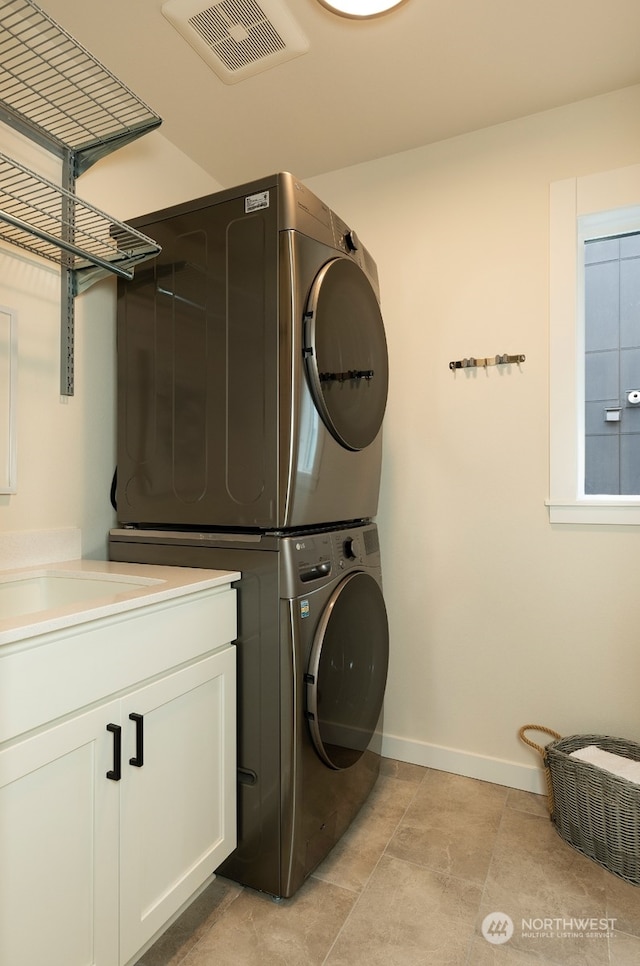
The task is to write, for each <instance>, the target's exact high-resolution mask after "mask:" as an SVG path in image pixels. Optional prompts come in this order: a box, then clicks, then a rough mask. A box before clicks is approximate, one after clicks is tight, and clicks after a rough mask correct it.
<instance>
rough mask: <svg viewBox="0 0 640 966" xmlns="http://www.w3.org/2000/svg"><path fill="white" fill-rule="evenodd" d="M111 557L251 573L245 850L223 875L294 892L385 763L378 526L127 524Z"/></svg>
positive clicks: (243, 658)
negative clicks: (242, 529)
mask: <svg viewBox="0 0 640 966" xmlns="http://www.w3.org/2000/svg"><path fill="white" fill-rule="evenodd" d="M110 555H111V558H112V559H113V560H127V561H138V562H147V563H156V564H177V565H182V566H189V567H205V568H215V569H225V570H238V571H240V572H241V573H242V579H241V580H240V581H239V583H238V584H237V587H238V591H239V593H238V598H239V636H238V641H237V653H238V783H239V784H238V847H237V849H236V851H235V852H234V853H233V854H232V855H231V856H230V858H229V859H228V860H227V861H226V862H225V863H224V864H223V865H222V867H221V868H220V869H219V872H220V873H221V874H222V875H225V876H228V877H229V878H232V879H234V880H236V881H238V882H241V883H243V884H245V885H248V886H251V887H252V888H254V889H260V890H262V891H265V892H268V893H271V894H272V895H274V896H291V895H292V894H293V893H294V892H295V891H296V889H298V888H299V886H300V885H301V884H302V882H303V881H304V879H305V878H306V877H307V876H308V875H309V874H310V873H311V872H312V871H313V869H314V868H315V867H316V866H317V865H318V863H319V862H320V861H321V860H322V859H323V858H324V857H325V856H326V855H327V853H328V852H329V850H330V849H331V848H332V846H333V845H334V844H335V843H336V842H337V841H338V839H339V838H340V836H341V835H342V833H343V832H344V831H345V829H346V828H347V827H348V826H349V824H350V822H351V821H352V820H353V818H354V817H355V815H356V814H357V812H358V810H359V809H360V807H361V806H362V804H363V803H364V801H365V800H366V798H367V796H368V794H369V792H370V790H371V788H372V787H373V784H374V783H375V780H376V778H377V775H378V771H379V765H380V743H381V726H382V706H383V697H384V690H385V683H386V677H387V665H388V656H389V633H388V624H387V616H386V609H385V605H384V599H383V595H382V576H381V564H380V549H379V544H378V531H377V528H376V526H375V524H368V525H364V526H355V527H348V528H335V529H329V530H326V529H320V530H317V529H314V530H304V531H299V532H296V533H295V534H287V535H286V536H285V535H282V534H274V533H271V534H267V533H261V534H247V533H236V534H231V533H223V534H219V533H218V534H216V533H208V532H190V531H186V532H184V531H181V532H171V531H157V530H136V529H126V528H123V529H117V530H113V531H112V532H111V534H110ZM212 871H213V870H212Z"/></svg>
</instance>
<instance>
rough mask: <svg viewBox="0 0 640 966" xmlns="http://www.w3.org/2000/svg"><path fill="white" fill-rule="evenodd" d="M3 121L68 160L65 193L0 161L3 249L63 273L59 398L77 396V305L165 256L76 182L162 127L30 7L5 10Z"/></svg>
mask: <svg viewBox="0 0 640 966" xmlns="http://www.w3.org/2000/svg"><path fill="white" fill-rule="evenodd" d="M0 121H3V122H4V123H6V124H8V125H10V126H11V127H12V128H14V129H15V130H17V131H19V132H20V133H21V134H23V135H25V136H26V137H28V138H30V139H31V140H32V141H34V142H36V143H37V144H40V145H41V146H43V147H45V148H46V149H47V150H48V151H50V152H51V153H53V154H55V155H57V156H58V157H59V158H61V159H62V178H61V181H62V185H61V186H58V185H55V184H53V183H52V182H51V181H47V180H46V179H45V178H42V177H40V175H38V174H36V173H35V172H33V171H30V170H29V169H28V168H25V167H23V166H22V165H20V164H18V163H17V162H16V161H13V160H12V159H11V158H8V157H7V156H6V155H3V154H0V239H2V240H4V241H7V242H9V243H10V244H12V245H17V246H18V247H19V248H23V249H25V250H26V251H29V252H32V253H35V254H37V255H40V256H41V257H43V258H46V259H48V260H49V261H53V262H57V263H58V264H59V265H60V268H61V280H62V291H61V332H60V346H61V373H60V391H61V393H62V394H63V395H67V396H70V395H73V357H74V298H75V295H76V294H77V293H78V292H81V291H83V290H84V289H85V288H87V287H88V286H89V285H91V284H93V282H94V281H97V280H98V279H99V278H102V277H103V276H104V275H105V274H107V273H112V274H115V275H118V276H120V277H124V278H127V279H130V278H132V276H133V268H134V266H135V265H136V264H137V263H138V262H140V261H144V260H145V259H148V258H152V257H153V256H154V255H156V254H157V253H158V252H159V251H160V247H159V246H158V245H156V243H155V242H154V241H152V239H150V238H147V236H146V235H142V234H141V233H140V232H138V231H136V230H135V229H133V228H130V227H129V226H128V225H125V224H123V223H122V222H119V221H116V220H115V219H114V218H111V217H110V216H109V215H107V214H105V213H104V212H102V211H100V210H99V209H98V208H94V207H93V205H90V204H88V203H87V202H86V201H82V200H81V199H80V198H78V197H77V195H76V191H75V187H76V179H77V177H78V176H79V175H80V174H82V172H84V171H86V169H87V168H88V167H89V166H90V165H92V164H93V163H94V162H95V161H97V160H99V159H100V158H102V157H104V156H105V155H107V154H109V153H110V152H112V151H115V150H116V149H117V148H119V147H122V146H123V145H124V144H128V143H129V142H130V141H133V140H135V139H136V138H138V137H140V136H141V135H143V134H146V133H147V132H148V131H151V130H153V129H154V128H156V127H158V126H159V125H160V124H161V120H160V118H159V117H158V115H157V114H155V113H154V112H153V111H152V110H151V109H150V108H149V107H147V105H146V104H145V103H144V101H142V100H140V98H139V97H137V96H136V95H135V94H133V93H132V91H130V90H129V88H128V87H126V86H125V85H124V84H123V83H122V82H121V81H119V80H118V79H117V78H116V77H114V75H113V74H112V73H111V72H110V71H109V70H108V69H107V68H106V67H104V66H103V65H102V64H101V63H100V62H99V61H97V60H96V59H95V57H93V55H92V54H90V53H89V52H88V51H87V50H85V48H84V47H83V46H82V45H81V44H79V43H78V41H77V40H75V38H74V37H72V36H71V35H70V34H69V33H67V31H66V30H64V28H63V27H61V26H60V25H59V24H57V23H56V22H55V21H54V20H52V19H51V17H49V16H48V15H47V14H46V13H45V12H44V11H43V10H41V9H40V7H39V6H38V5H37V4H36V3H34V2H33V0H0Z"/></svg>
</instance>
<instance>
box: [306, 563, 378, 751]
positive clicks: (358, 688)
mask: <svg viewBox="0 0 640 966" xmlns="http://www.w3.org/2000/svg"><path fill="white" fill-rule="evenodd" d="M388 664H389V626H388V622H387V612H386V608H385V604H384V598H383V596H382V591H381V589H380V586H379V584H378V582H377V581H376V580H375V579H374V578H373V577H372V576H371V575H370V574H368V573H364V572H362V571H356V572H354V573H352V574H350V575H349V576H348V577H345V579H344V580H343V581H342V582H341V583H340V584H339V585H338V586H337V587H336V589H335V591H334V592H333V594H332V596H331V598H330V600H329V603H328V605H327V607H326V609H325V611H324V614H323V617H322V619H321V620H320V623H319V626H318V630H317V632H316V637H315V640H314V643H313V647H312V651H311V659H310V662H309V673H308V674H307V678H306V680H307V710H308V719H309V725H310V728H311V734H312V737H313V741H314V744H315V746H316V750H317V751H318V754H319V755H320V757H321V758H322V759H323V761H324V762H325V764H327V765H329V766H330V767H331V768H336V769H338V768H348V767H349V766H351V765H354V764H355V763H356V761H358V759H359V758H360V757H361V756H362V755H363V754H364V752H365V751H366V749H367V747H368V746H369V743H370V741H371V738H372V737H373V734H374V732H375V729H376V725H377V723H378V720H379V718H380V712H381V711H382V702H383V699H384V689H385V685H386V681H387V668H388Z"/></svg>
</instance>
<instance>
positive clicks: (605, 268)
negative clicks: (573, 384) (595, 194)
mask: <svg viewBox="0 0 640 966" xmlns="http://www.w3.org/2000/svg"><path fill="white" fill-rule="evenodd" d="M587 220H588V219H587ZM584 227H585V228H587V226H586V225H585V226H584ZM601 230H602V229H601V228H600V231H601ZM580 234H582V232H581V233H580ZM585 234H588V235H590V234H591V232H588V231H586V232H585ZM582 261H583V275H584V316H583V320H584V321H583V324H584V365H585V369H584V399H585V408H584V493H585V494H609V495H612V496H613V495H615V496H619V495H623V494H626V495H629V496H640V233H638V232H635V233H632V234H625V235H605V236H603V237H602V236H600V234H598V235H597V236H596V237H586V238H585V239H584V241H583V243H582Z"/></svg>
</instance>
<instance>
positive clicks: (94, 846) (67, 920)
mask: <svg viewBox="0 0 640 966" xmlns="http://www.w3.org/2000/svg"><path fill="white" fill-rule="evenodd" d="M119 713H120V710H119V702H112V703H110V704H108V705H102V706H101V707H100V708H99V709H97V710H94V711H90V712H87V713H85V714H81V715H78V716H77V717H76V718H73V719H72V720H69V721H66V722H65V723H63V724H60V725H57V726H55V727H52V728H49V729H48V730H47V731H44V732H41V733H40V734H38V735H35V736H34V737H31V738H27V739H25V740H23V741H20V742H18V743H17V744H15V745H12V746H10V747H8V748H5V749H4V750H3V751H2V752H0V856H1V860H0V963H2V964H7V966H9V964H10V966H43V964H44V963H46V964H47V966H88V964H91V966H114V964H116V963H117V961H118V958H117V957H118V942H117V935H118V912H119V910H118V841H119V838H118V831H119V830H118V802H119V788H118V783H117V782H114V781H109V780H108V779H107V777H106V773H107V771H109V770H111V769H112V768H113V736H112V734H110V733H109V732H107V730H106V725H107V724H108V723H110V722H113V723H117V721H118V715H119Z"/></svg>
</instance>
